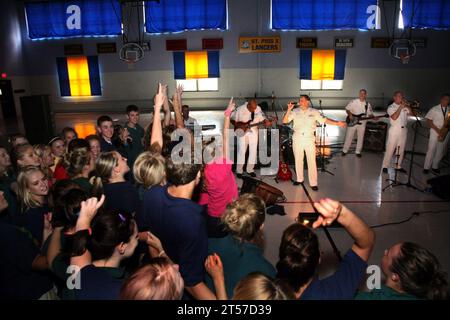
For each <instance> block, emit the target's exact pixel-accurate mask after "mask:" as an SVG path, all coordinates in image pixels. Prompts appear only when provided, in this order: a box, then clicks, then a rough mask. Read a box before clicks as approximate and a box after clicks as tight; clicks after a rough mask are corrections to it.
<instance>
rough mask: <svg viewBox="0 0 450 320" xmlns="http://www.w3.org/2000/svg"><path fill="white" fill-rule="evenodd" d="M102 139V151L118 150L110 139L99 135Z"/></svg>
mask: <svg viewBox="0 0 450 320" xmlns="http://www.w3.org/2000/svg"><path fill="white" fill-rule="evenodd" d="M99 139H100V151H101V152H110V151H117V148H116V147H115V146H114V145H113V144H112V143H109V142H108V141H106V140H105V138H103V136H99Z"/></svg>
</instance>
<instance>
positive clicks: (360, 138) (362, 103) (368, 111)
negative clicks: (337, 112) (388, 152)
mask: <svg viewBox="0 0 450 320" xmlns="http://www.w3.org/2000/svg"><path fill="white" fill-rule="evenodd" d="M366 96H367V91H366V89H361V90H359V98H358V99H354V100H352V101H350V102H349V103H348V105H347V106H346V107H345V111H346V112H347V115H348V116H349V118H350V119H353V115H360V114H364V117H370V116H373V110H372V106H371V105H370V103H368V102H367V100H366ZM366 123H367V120H361V121H360V123H359V124H356V125H354V126H353V127H347V132H346V134H345V142H344V148H342V155H343V156H345V155H346V154H347V153H348V149H350V146H351V144H352V141H353V137H354V136H355V132H356V134H357V135H356V139H357V140H356V150H355V154H356V156H357V157H361V150H362V147H363V143H364V132H365V131H366Z"/></svg>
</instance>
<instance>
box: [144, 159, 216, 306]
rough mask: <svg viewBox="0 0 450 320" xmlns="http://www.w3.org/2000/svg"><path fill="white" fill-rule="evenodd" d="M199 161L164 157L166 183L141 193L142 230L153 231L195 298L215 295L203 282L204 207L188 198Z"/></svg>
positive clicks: (197, 175) (198, 173) (198, 174)
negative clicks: (184, 160) (142, 195)
mask: <svg viewBox="0 0 450 320" xmlns="http://www.w3.org/2000/svg"><path fill="white" fill-rule="evenodd" d="M201 167H202V166H201V165H200V164H195V163H194V162H193V161H192V159H191V161H189V162H181V161H180V162H178V161H174V160H173V159H171V158H169V159H167V161H166V176H167V182H168V184H167V185H165V186H158V185H156V186H153V187H152V188H150V189H149V190H147V191H146V192H145V193H144V201H143V210H142V218H141V221H142V230H148V229H150V231H151V232H152V233H153V234H155V235H156V236H157V237H158V238H160V239H161V241H162V243H164V247H165V251H166V252H167V254H168V256H169V257H170V258H171V259H172V261H174V262H175V263H176V264H178V265H179V266H180V273H181V275H182V277H183V280H184V283H185V288H186V291H187V292H188V293H189V294H190V295H192V296H193V297H194V298H195V299H215V298H216V297H215V295H214V294H213V293H212V292H211V290H209V289H208V287H207V286H206V285H205V283H204V282H203V281H204V277H205V267H204V261H205V259H206V257H207V255H208V238H207V234H206V227H205V221H204V218H203V208H202V207H201V206H200V205H198V204H197V203H195V202H193V201H192V200H191V198H192V194H193V192H194V189H195V187H196V186H197V185H198V184H199V182H200V178H201Z"/></svg>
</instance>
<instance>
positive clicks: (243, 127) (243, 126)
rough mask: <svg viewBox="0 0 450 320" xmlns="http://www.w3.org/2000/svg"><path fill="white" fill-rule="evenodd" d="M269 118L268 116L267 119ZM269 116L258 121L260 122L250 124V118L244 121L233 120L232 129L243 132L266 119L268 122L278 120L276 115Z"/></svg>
mask: <svg viewBox="0 0 450 320" xmlns="http://www.w3.org/2000/svg"><path fill="white" fill-rule="evenodd" d="M269 118H270V120H269ZM269 118H267V119H265V120H263V121H260V122H256V123H252V124H250V122H252V120H248V121H246V122H243V121H238V122H235V123H234V131H236V130H238V129H241V130H242V131H244V133H245V132H247V131H248V130H250V129H251V128H253V127H257V126H260V125H262V124H264V123H265V122H266V121H267V120H268V121H269V122H270V124H272V122H274V121H277V120H278V119H277V118H276V117H269Z"/></svg>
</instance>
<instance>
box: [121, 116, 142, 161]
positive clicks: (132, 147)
mask: <svg viewBox="0 0 450 320" xmlns="http://www.w3.org/2000/svg"><path fill="white" fill-rule="evenodd" d="M125 128H127V129H128V132H129V133H130V137H131V138H132V139H133V141H132V142H131V143H129V144H127V145H126V147H125V148H126V151H127V156H128V165H129V167H130V168H132V167H133V164H134V162H135V161H136V158H137V157H138V156H139V155H140V154H141V153H142V152H143V151H144V145H143V144H142V139H143V138H144V135H145V131H144V129H143V128H142V127H141V126H140V125H139V124H137V125H136V127H134V128H133V127H130V126H128V123H127V124H125Z"/></svg>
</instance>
